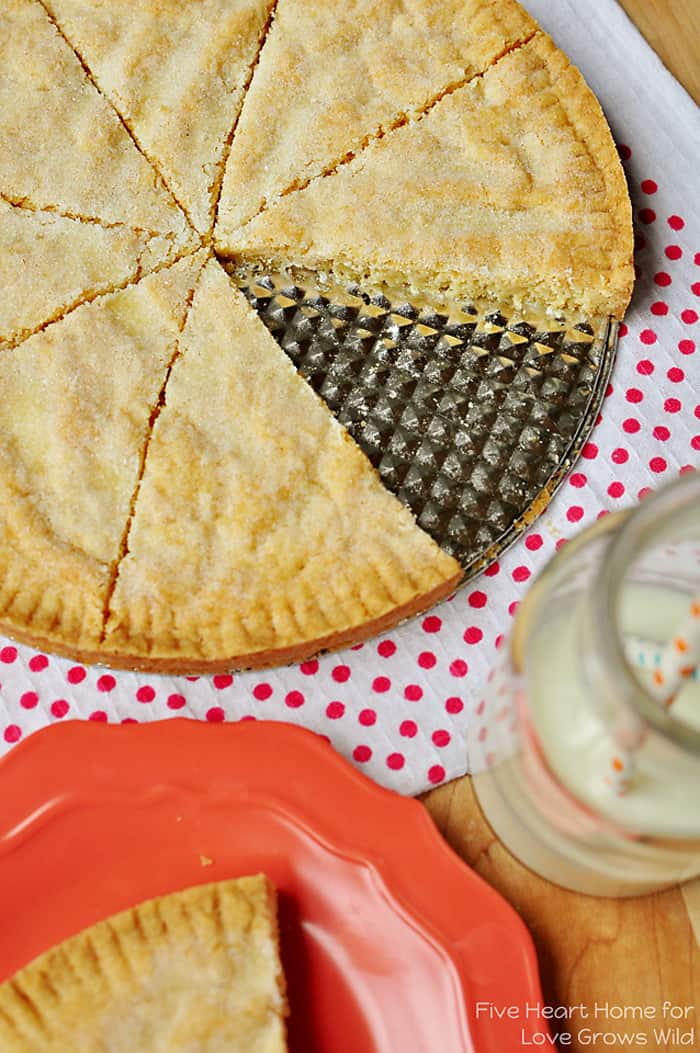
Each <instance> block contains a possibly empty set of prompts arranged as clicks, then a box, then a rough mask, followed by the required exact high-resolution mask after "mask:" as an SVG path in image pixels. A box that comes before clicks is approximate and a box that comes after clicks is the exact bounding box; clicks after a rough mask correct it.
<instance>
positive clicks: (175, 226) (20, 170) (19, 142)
mask: <svg viewBox="0 0 700 1053" xmlns="http://www.w3.org/2000/svg"><path fill="white" fill-rule="evenodd" d="M0 194H2V195H3V196H4V197H6V198H9V199H10V200H12V201H14V202H15V203H19V204H21V203H23V202H25V203H27V204H28V205H30V206H31V207H33V208H39V209H43V208H53V209H55V210H57V211H59V212H62V213H64V214H66V213H67V214H72V215H75V216H76V217H77V218H84V219H97V220H101V221H102V222H103V223H124V224H126V225H127V226H130V227H135V228H140V229H143V230H146V231H148V232H150V233H159V234H174V235H176V236H177V237H178V238H179V239H180V241H181V242H182V247H185V245H186V244H187V243H188V241H189V239H190V238H191V237H192V234H193V232H192V230H191V228H190V226H189V224H188V223H187V221H186V219H185V216H184V214H183V212H182V210H181V209H180V208H179V207H178V206H177V204H176V202H175V201H174V199H173V198H172V196H171V195H170V194H169V193H168V191H167V190H166V188H165V187H164V186H163V184H162V182H161V180H160V179H159V178H158V176H157V174H156V172H155V171H154V169H153V168H152V166H151V165H150V164H149V163H148V161H147V160H146V159H145V157H144V156H143V155H142V154H141V153H140V152H139V150H138V149H137V147H136V146H135V144H134V142H133V140H132V139H131V137H130V136H129V134H128V132H127V131H126V129H125V128H124V125H123V124H122V122H121V121H120V119H119V117H118V116H117V114H116V113H115V112H114V108H113V107H112V106H111V105H110V103H109V102H107V100H106V99H105V98H104V97H103V96H102V95H101V94H100V93H99V92H98V91H97V89H96V88H95V86H94V85H93V84H92V82H91V81H90V79H89V77H88V75H87V73H86V72H85V70H84V69H83V67H82V65H81V64H80V61H79V59H78V58H77V56H76V55H75V53H74V52H73V50H72V49H71V48H70V47H69V46H68V44H67V43H66V41H65V40H64V38H63V37H62V36H61V34H60V33H59V32H58V30H57V29H56V27H55V26H54V25H53V23H52V22H51V19H50V18H49V16H48V14H47V13H46V11H45V9H44V7H43V5H42V4H41V3H39V2H38V0H4V3H3V9H2V30H1V31H0Z"/></svg>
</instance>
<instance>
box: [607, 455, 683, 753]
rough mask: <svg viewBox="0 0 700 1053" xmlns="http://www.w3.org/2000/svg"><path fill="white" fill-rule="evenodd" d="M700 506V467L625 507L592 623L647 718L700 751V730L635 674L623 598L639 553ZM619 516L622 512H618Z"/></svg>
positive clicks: (632, 703) (631, 702)
mask: <svg viewBox="0 0 700 1053" xmlns="http://www.w3.org/2000/svg"><path fill="white" fill-rule="evenodd" d="M696 503H697V505H698V508H699V509H700V472H689V473H687V474H685V475H683V476H682V477H681V478H680V479H679V480H677V481H676V482H674V483H672V484H671V485H669V486H665V487H663V488H662V489H660V490H657V491H656V492H655V493H653V494H651V495H649V497H647V498H645V500H644V501H643V502H642V504H640V505H639V506H637V507H636V508H634V509H630V510H629V511H626V512H623V513H621V514H620V518H621V519H623V524H622V528H621V529H619V530H617V531H616V533H615V534H614V536H613V538H612V540H611V542H610V544H609V546H608V548H607V550H606V552H605V555H604V557H603V559H602V561H601V563H600V566H599V567H598V569H597V572H596V576H595V579H594V582H593V588H592V589H591V598H592V601H593V602H594V604H595V617H594V618H593V620H592V628H593V632H594V634H595V646H596V648H597V649H598V650H599V653H600V655H601V658H602V661H603V663H604V665H605V667H606V668H607V669H610V670H611V671H612V673H613V676H614V677H615V682H616V683H621V684H623V683H624V684H626V685H627V687H628V690H626V691H625V699H624V701H625V702H626V704H627V705H628V706H629V707H630V709H631V710H632V711H633V712H634V713H635V714H636V716H638V717H639V718H640V719H641V720H642V721H643V722H644V723H645V724H647V725H650V726H651V727H652V728H653V729H654V730H655V731H656V732H658V733H659V734H660V735H661V736H663V737H664V738H666V739H669V740H670V741H672V742H673V743H675V744H676V745H677V746H680V747H681V748H682V749H684V750H686V751H687V752H689V753H692V754H694V755H696V756H700V731H697V730H696V729H694V728H692V727H690V726H689V725H688V724H686V723H683V722H682V721H680V720H677V719H676V718H675V717H674V716H673V713H672V711H671V710H668V709H666V708H664V707H663V706H661V705H659V702H658V700H657V699H655V698H654V697H653V695H652V694H651V693H650V692H649V691H648V690H647V689H646V688H645V687H644V685H643V683H642V682H641V681H640V680H639V679H638V678H637V677H636V676H635V675H634V671H633V668H632V666H631V665H630V663H629V662H628V660H627V657H626V655H625V652H624V648H623V645H622V639H621V635H620V630H619V621H618V606H619V605H618V599H619V596H620V591H621V588H622V585H623V583H624V580H625V576H626V573H627V571H628V570H629V567H630V566H631V564H632V563H633V562H634V560H635V559H637V558H638V556H639V553H640V552H641V551H643V550H644V549H645V548H648V547H649V545H650V544H652V543H653V541H654V540H655V539H657V538H659V537H661V536H663V534H664V533H665V531H667V530H668V528H669V527H670V526H671V525H672V523H673V521H674V519H676V518H677V517H678V515H679V514H683V513H684V512H686V511H687V510H688V509H692V507H693V505H694V504H696ZM616 518H617V517H616Z"/></svg>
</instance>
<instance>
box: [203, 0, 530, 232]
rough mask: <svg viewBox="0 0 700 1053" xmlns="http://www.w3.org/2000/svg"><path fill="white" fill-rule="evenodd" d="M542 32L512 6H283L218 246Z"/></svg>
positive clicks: (234, 162) (414, 0) (236, 151)
mask: <svg viewBox="0 0 700 1053" xmlns="http://www.w3.org/2000/svg"><path fill="white" fill-rule="evenodd" d="M536 28H537V27H536V24H535V22H533V20H532V19H531V18H530V16H529V15H528V14H527V13H526V12H525V11H524V10H523V9H522V8H521V7H520V5H519V4H517V3H515V0H381V2H378V0H344V2H343V3H309V2H308V0H281V2H280V3H279V5H278V7H277V11H276V15H275V20H274V22H273V25H272V29H271V31H270V34H269V37H268V40H267V43H266V45H265V48H264V51H263V53H262V55H261V57H260V62H259V65H258V67H257V69H256V71H255V75H254V77H253V81H252V84H251V87H250V90H249V92H248V94H247V96H246V100H245V105H244V109H243V112H242V114H241V120H240V122H239V125H238V128H237V130H236V136H235V138H234V141H233V146H232V150H231V155H230V158H229V161H228V164H227V167H226V175H225V179H224V187H223V193H222V197H221V202H220V205H219V225H218V232H217V238H218V241H219V243H220V244H221V245H222V246H224V247H231V246H232V244H233V239H234V236H235V231H236V230H237V228H238V227H240V225H241V224H242V223H244V222H246V220H248V219H250V218H251V217H252V216H254V215H255V214H256V213H257V212H258V211H259V210H260V208H261V207H262V206H263V204H264V203H265V202H267V204H268V205H269V204H271V203H272V201H273V200H275V199H276V198H277V197H278V196H279V195H280V194H281V193H282V192H284V191H285V190H286V189H287V188H288V187H290V186H293V185H298V184H299V183H303V182H305V181H307V180H308V179H310V178H313V177H314V176H317V175H318V174H319V173H321V172H323V171H325V170H327V169H328V168H330V167H332V166H333V165H335V164H336V163H337V162H338V160H339V159H340V158H342V157H344V156H346V155H347V154H348V153H349V152H351V151H357V150H360V149H361V148H362V146H363V144H364V143H366V142H367V140H368V139H370V138H372V137H375V136H377V135H379V134H381V132H382V131H387V130H388V129H389V128H391V127H393V126H394V125H395V124H396V123H397V122H400V121H402V120H405V119H406V118H407V117H410V116H413V115H415V114H417V113H419V112H420V111H421V109H422V108H423V107H425V106H426V105H429V103H430V101H431V100H432V99H434V98H435V97H436V96H437V95H438V94H439V93H440V92H442V91H444V90H445V88H446V87H447V86H448V85H449V84H453V83H459V82H463V81H465V80H467V79H468V78H469V77H472V76H474V75H475V74H477V73H480V72H482V71H483V70H484V69H486V68H487V66H489V65H490V64H491V63H492V62H493V61H494V60H495V59H496V58H498V56H499V55H502V54H503V53H504V52H505V51H507V50H508V49H509V48H510V47H513V45H514V44H516V43H517V42H518V41H522V40H525V39H527V37H528V36H531V35H532V33H534V31H535V29H536Z"/></svg>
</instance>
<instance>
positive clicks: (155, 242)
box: [0, 197, 176, 350]
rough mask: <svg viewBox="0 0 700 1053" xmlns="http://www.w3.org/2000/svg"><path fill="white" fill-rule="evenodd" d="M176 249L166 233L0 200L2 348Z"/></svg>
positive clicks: (143, 271)
mask: <svg viewBox="0 0 700 1053" xmlns="http://www.w3.org/2000/svg"><path fill="white" fill-rule="evenodd" d="M175 251H176V248H175V244H174V239H173V238H171V237H168V236H166V235H164V234H149V233H147V232H146V231H144V230H133V229H132V228H131V227H125V226H123V225H121V224H119V225H113V226H109V227H104V226H102V225H101V224H99V223H83V222H82V221H81V220H77V219H71V218H69V217H67V216H61V215H58V214H56V213H54V212H36V211H32V210H30V209H26V208H15V207H14V206H13V205H10V204H8V203H7V202H6V201H4V200H3V199H2V198H1V197H0V290H2V294H1V295H0V350H2V348H3V347H5V346H7V345H8V344H13V343H16V342H18V341H19V340H22V339H24V338H25V337H26V336H28V335H30V334H31V333H32V332H35V331H36V330H38V329H39V328H41V327H43V326H45V325H46V324H47V323H49V322H52V321H55V320H56V319H57V318H59V317H60V316H61V315H63V314H65V313H66V312H67V311H70V310H71V309H72V308H74V307H76V306H78V305H79V304H80V303H83V302H86V301H89V300H93V299H94V298H95V297H96V296H98V295H99V294H101V293H106V292H109V291H110V290H113V289H114V288H115V287H116V286H122V285H125V284H126V283H128V282H133V281H136V280H137V279H138V278H139V277H141V276H142V275H144V274H148V272H149V271H151V270H153V269H154V268H155V267H157V266H162V265H164V264H166V263H168V262H169V261H170V260H171V257H172V256H173V255H174V253H175Z"/></svg>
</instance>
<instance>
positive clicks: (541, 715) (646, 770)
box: [469, 473, 700, 896]
mask: <svg viewBox="0 0 700 1053" xmlns="http://www.w3.org/2000/svg"><path fill="white" fill-rule="evenodd" d="M699 590H700V474H695V473H691V474H688V475H685V476H683V477H682V478H681V479H680V480H679V481H678V482H677V483H675V484H673V485H672V486H670V487H668V488H666V489H664V490H661V491H659V492H658V493H657V494H655V495H654V496H652V497H649V498H648V499H646V500H645V501H644V502H643V503H642V504H641V505H640V506H639V507H638V508H637V509H635V510H634V511H631V512H621V513H618V514H615V515H610V516H606V517H604V518H603V519H600V520H599V521H598V522H597V523H596V524H595V525H594V526H592V527H591V528H590V529H588V530H586V531H584V532H583V533H582V534H580V535H579V536H578V537H577V538H576V539H575V540H573V541H571V542H569V543H568V544H567V545H565V546H564V548H562V549H561V551H560V552H559V553H558V554H557V555H556V556H555V557H554V559H553V560H552V561H551V563H550V564H549V565H548V566H547V567H546V568H545V570H544V572H543V573H542V574H541V575H540V576H539V578H538V579H537V581H536V582H535V584H534V585H533V587H532V589H531V590H530V592H529V593H528V595H527V596H526V598H525V600H524V601H523V603H522V604H521V606H520V608H519V610H518V613H517V616H516V620H515V623H514V626H513V633H512V635H511V638H510V639H509V641H508V642H507V645H505V650H504V652H503V658H502V661H501V663H500V665H499V667H498V668H497V669H496V670H494V673H493V674H492V675H491V678H490V681H489V684H488V686H487V689H486V692H485V696H484V698H483V699H482V700H481V701H480V702H479V705H478V706H477V707H476V713H475V715H474V719H473V720H472V722H471V727H470V736H469V750H470V765H471V769H472V774H473V777H474V788H475V791H476V794H477V797H478V800H479V802H480V805H481V807H482V810H483V812H484V814H485V816H486V818H487V819H488V821H489V823H490V824H491V826H492V827H493V829H494V831H495V832H496V834H497V835H498V836H499V837H500V839H501V840H502V841H503V842H504V843H505V844H506V846H507V847H508V848H510V850H511V851H512V852H513V853H514V854H515V855H516V856H517V857H519V858H520V859H521V860H522V861H523V862H524V863H525V864H526V865H527V866H529V867H531V868H532V869H533V870H535V871H537V872H538V873H540V874H542V875H543V876H544V877H547V878H549V879H550V880H552V881H554V882H556V883H558V884H560V885H564V886H566V887H569V888H573V889H577V890H579V891H582V892H586V893H589V894H593V895H618V896H626V895H636V894H640V893H643V892H649V891H652V890H655V889H659V888H664V887H666V886H668V885H672V884H675V883H677V882H680V881H683V880H685V879H687V878H690V877H693V876H695V875H697V874H699V873H700V681H699V680H698V673H697V670H696V671H695V672H694V673H693V674H691V675H688V671H687V670H686V677H687V679H685V680H684V681H683V686H682V688H681V690H680V691H679V693H678V696H677V698H676V699H675V700H674V702H673V704H672V705H670V706H664V704H663V703H662V702H660V701H659V699H658V692H655V691H654V690H653V687H654V685H653V683H652V680H653V677H654V671H655V670H657V669H658V668H659V664H660V663H662V664H663V662H664V661H665V656H667V655H668V653H669V652H668V651H667V650H666V649H667V647H668V645H669V641H670V640H671V638H672V637H673V635H674V633H675V632H676V630H677V628H678V625H679V623H681V622H682V621H683V617H684V614H685V612H687V611H688V610H689V609H690V605H691V603H692V597H693V596H694V595H695V596H697V595H698V591H699ZM656 675H657V677H658V675H659V674H658V673H657V674H656ZM621 757H622V758H623V761H624V764H621V762H620V758H621ZM621 767H623V768H624V769H626V770H629V772H630V774H629V776H628V777H627V776H626V777H625V779H624V780H623V781H620V780H619V770H620V768H621Z"/></svg>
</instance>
